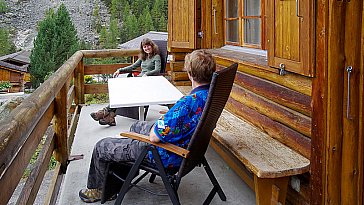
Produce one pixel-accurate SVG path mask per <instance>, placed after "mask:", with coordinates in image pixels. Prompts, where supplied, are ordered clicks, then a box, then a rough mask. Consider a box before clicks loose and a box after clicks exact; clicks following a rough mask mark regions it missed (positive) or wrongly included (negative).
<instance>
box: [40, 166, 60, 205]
mask: <svg viewBox="0 0 364 205" xmlns="http://www.w3.org/2000/svg"><path fill="white" fill-rule="evenodd" d="M61 183H62V173H61V163H59V162H58V163H57V165H56V168H55V169H54V171H53V177H52V181H51V183H50V185H49V188H48V193H47V196H46V197H45V200H44V205H53V204H56V200H57V196H58V192H59V189H60V187H61Z"/></svg>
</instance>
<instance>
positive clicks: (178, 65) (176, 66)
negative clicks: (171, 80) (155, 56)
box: [170, 61, 185, 72]
mask: <svg viewBox="0 0 364 205" xmlns="http://www.w3.org/2000/svg"><path fill="white" fill-rule="evenodd" d="M170 64H171V71H173V72H181V71H184V70H183V69H184V66H185V62H184V61H171V62H170Z"/></svg>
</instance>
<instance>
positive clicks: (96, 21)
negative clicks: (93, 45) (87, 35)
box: [92, 3, 101, 33]
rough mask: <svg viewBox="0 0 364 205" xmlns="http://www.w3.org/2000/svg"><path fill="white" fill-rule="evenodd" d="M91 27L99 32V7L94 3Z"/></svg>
mask: <svg viewBox="0 0 364 205" xmlns="http://www.w3.org/2000/svg"><path fill="white" fill-rule="evenodd" d="M92 26H93V27H94V28H95V30H96V32H97V33H99V32H100V31H101V20H100V7H99V5H98V4H96V3H95V5H94V9H93V11H92Z"/></svg>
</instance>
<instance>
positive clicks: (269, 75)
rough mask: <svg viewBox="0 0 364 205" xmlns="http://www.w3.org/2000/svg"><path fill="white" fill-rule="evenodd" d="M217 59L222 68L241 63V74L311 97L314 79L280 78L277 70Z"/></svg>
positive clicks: (296, 76)
mask: <svg viewBox="0 0 364 205" xmlns="http://www.w3.org/2000/svg"><path fill="white" fill-rule="evenodd" d="M236 53H237V52H236ZM244 55H245V54H244ZM215 59H216V62H217V64H220V65H222V66H229V65H231V64H232V63H233V62H238V63H239V67H238V70H239V71H240V72H243V73H246V74H250V75H252V76H256V77H258V78H262V79H265V80H268V81H272V82H275V83H277V84H279V85H282V86H284V87H287V88H290V89H292V90H294V91H297V92H299V93H302V94H305V95H308V96H311V92H312V79H310V78H307V77H304V76H301V75H297V74H294V73H287V74H286V75H284V76H280V75H278V71H277V70H275V71H274V72H273V71H269V70H267V69H264V68H267V66H258V65H256V64H250V65H249V63H246V62H239V61H238V60H235V59H234V58H232V57H229V58H221V57H220V56H215Z"/></svg>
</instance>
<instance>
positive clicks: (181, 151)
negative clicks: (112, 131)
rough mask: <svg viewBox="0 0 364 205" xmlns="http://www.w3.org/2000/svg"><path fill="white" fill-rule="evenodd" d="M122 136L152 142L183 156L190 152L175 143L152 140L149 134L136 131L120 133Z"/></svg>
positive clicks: (185, 156)
mask: <svg viewBox="0 0 364 205" xmlns="http://www.w3.org/2000/svg"><path fill="white" fill-rule="evenodd" d="M120 136H122V137H127V138H131V139H135V140H139V141H142V142H146V143H148V144H151V145H154V146H157V147H160V148H163V149H165V150H168V151H170V152H173V153H175V154H177V155H179V156H181V157H183V158H187V156H188V153H189V152H190V151H188V150H186V149H183V148H182V147H178V146H177V145H174V144H171V143H166V142H158V143H155V142H151V141H150V140H149V136H146V135H142V134H138V133H135V132H122V133H120Z"/></svg>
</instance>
